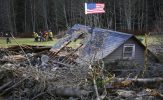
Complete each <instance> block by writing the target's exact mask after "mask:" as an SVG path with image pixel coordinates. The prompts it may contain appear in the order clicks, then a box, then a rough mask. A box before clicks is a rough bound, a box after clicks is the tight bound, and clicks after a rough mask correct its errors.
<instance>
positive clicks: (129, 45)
mask: <svg viewBox="0 0 163 100" xmlns="http://www.w3.org/2000/svg"><path fill="white" fill-rule="evenodd" d="M126 47H132V56H131V57H124V53H125V48H126ZM133 58H135V44H124V46H123V59H133Z"/></svg>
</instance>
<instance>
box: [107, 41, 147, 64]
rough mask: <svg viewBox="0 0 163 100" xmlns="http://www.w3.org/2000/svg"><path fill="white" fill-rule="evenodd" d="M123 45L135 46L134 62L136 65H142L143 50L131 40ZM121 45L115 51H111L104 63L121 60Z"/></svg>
mask: <svg viewBox="0 0 163 100" xmlns="http://www.w3.org/2000/svg"><path fill="white" fill-rule="evenodd" d="M124 44H135V58H134V62H136V63H138V64H141V65H142V64H144V48H143V47H142V46H141V45H140V44H139V43H138V42H137V41H135V40H134V39H133V38H130V39H129V40H128V41H126V42H125V43H124ZM124 44H123V45H121V46H120V47H119V48H117V49H116V50H115V51H113V52H112V53H111V54H110V55H108V56H107V57H106V58H105V59H104V61H105V62H106V63H108V62H110V61H115V60H117V59H122V58H123V46H124Z"/></svg>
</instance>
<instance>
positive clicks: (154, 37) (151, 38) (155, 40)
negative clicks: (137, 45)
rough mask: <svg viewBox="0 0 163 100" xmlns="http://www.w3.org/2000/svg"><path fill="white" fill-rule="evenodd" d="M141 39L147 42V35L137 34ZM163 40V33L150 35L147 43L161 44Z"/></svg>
mask: <svg viewBox="0 0 163 100" xmlns="http://www.w3.org/2000/svg"><path fill="white" fill-rule="evenodd" d="M136 37H137V38H138V39H139V40H142V41H141V42H142V43H143V44H145V39H144V38H145V37H144V35H141V36H136ZM162 40H163V35H150V36H148V37H147V43H148V45H159V44H160V42H161V41H162Z"/></svg>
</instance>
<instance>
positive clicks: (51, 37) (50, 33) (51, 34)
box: [49, 30, 53, 41]
mask: <svg viewBox="0 0 163 100" xmlns="http://www.w3.org/2000/svg"><path fill="white" fill-rule="evenodd" d="M49 40H50V41H53V33H52V31H51V30H49Z"/></svg>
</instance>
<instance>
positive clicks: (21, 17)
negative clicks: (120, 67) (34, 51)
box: [0, 0, 163, 33]
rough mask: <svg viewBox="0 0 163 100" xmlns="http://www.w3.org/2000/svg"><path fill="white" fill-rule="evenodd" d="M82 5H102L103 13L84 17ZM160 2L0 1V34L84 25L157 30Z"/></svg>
mask: <svg viewBox="0 0 163 100" xmlns="http://www.w3.org/2000/svg"><path fill="white" fill-rule="evenodd" d="M85 2H88V3H89V2H103V3H105V11H106V13H104V14H89V15H85V14H84V3H85ZM162 6H163V0H0V31H1V32H5V31H10V32H13V33H17V32H21V33H25V32H34V31H43V30H49V29H51V30H52V31H53V32H56V33H57V32H59V31H62V30H66V29H68V28H69V27H71V26H72V25H74V24H77V23H79V24H85V25H90V26H92V27H102V28H108V29H112V30H118V31H132V32H140V33H141V32H148V31H153V30H155V29H160V27H161V24H160V23H161V21H162V14H163V8H162Z"/></svg>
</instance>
